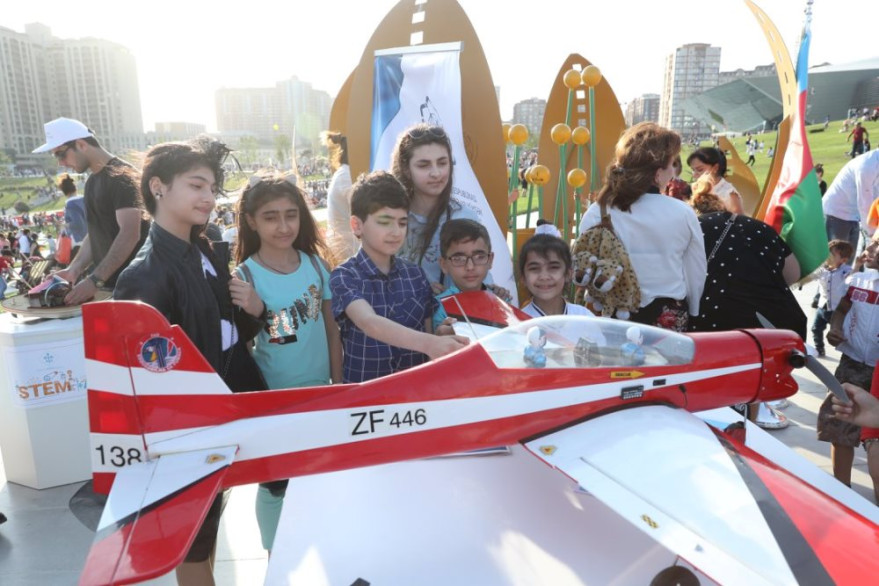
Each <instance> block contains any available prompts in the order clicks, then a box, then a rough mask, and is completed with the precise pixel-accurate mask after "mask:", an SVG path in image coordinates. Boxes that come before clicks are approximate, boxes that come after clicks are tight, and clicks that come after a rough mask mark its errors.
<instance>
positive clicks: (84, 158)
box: [37, 119, 879, 584]
mask: <svg viewBox="0 0 879 586" xmlns="http://www.w3.org/2000/svg"><path fill="white" fill-rule="evenodd" d="M46 127H47V137H49V138H48V139H47V143H46V144H45V145H43V146H42V147H40V149H37V151H38V152H51V153H52V154H53V155H54V156H55V158H56V159H57V160H58V162H59V164H60V165H62V166H65V167H69V168H71V169H73V170H74V171H76V172H78V173H82V172H84V171H87V170H88V171H90V173H91V174H90V176H89V178H88V180H87V181H86V183H85V189H84V194H83V195H82V196H78V195H76V187H75V185H74V186H72V189H71V185H70V184H69V183H67V184H63V185H62V186H61V188H62V189H63V190H64V193H65V195H67V196H68V198H69V199H68V206H69V208H70V209H69V210H68V211H67V212H66V215H67V217H68V219H69V220H70V219H72V218H74V217H80V218H81V219H80V221H79V225H78V226H76V227H74V226H70V227H67V228H65V230H69V231H71V232H73V233H74V234H73V240H74V241H75V243H76V244H77V246H78V250H77V251H76V253H75V255H74V256H73V258H72V260H71V261H70V263H69V265H67V266H66V268H64V269H63V270H61V271H59V272H58V273H56V274H57V276H59V277H61V278H63V279H65V280H67V281H69V282H70V284H71V285H72V289H71V291H70V293H69V294H68V296H67V298H66V301H67V303H70V304H78V303H82V302H85V301H87V300H89V299H91V298H92V297H94V295H95V293H96V292H97V291H98V290H99V289H107V290H112V291H113V297H114V298H115V299H137V300H141V301H144V302H146V303H149V304H150V305H152V306H153V307H155V308H156V309H158V310H159V311H160V312H161V313H162V314H163V315H164V316H165V317H166V318H167V319H168V320H169V322H170V323H172V324H177V325H179V326H180V327H181V328H182V329H183V331H185V332H186V334H187V335H188V336H189V337H190V339H192V341H193V343H194V344H195V345H196V347H197V348H198V349H199V350H200V351H201V353H202V354H203V355H204V357H205V359H206V360H207V361H208V362H209V363H210V365H211V366H212V367H213V368H214V369H215V370H216V372H217V373H218V374H219V375H220V376H221V377H222V378H223V380H224V381H225V382H226V384H227V385H228V386H229V388H230V389H231V390H232V391H233V392H241V391H259V390H266V389H280V388H297V387H307V386H315V385H326V384H336V383H353V382H363V381H367V380H371V379H374V378H377V377H381V376H385V375H389V374H392V373H395V372H399V371H401V370H404V369H407V368H410V367H413V366H415V365H418V364H421V363H424V362H425V361H428V360H431V359H435V358H438V357H441V356H444V355H447V354H449V353H452V352H455V351H456V350H459V349H461V348H463V347H464V346H466V345H467V344H468V343H469V341H468V339H467V338H463V337H460V336H458V335H456V334H455V332H454V327H453V324H454V320H452V319H451V318H448V317H447V316H446V314H445V312H444V311H443V309H442V303H441V301H442V299H443V298H445V297H447V296H449V295H453V294H456V293H459V292H468V291H487V292H489V294H492V295H495V296H497V297H499V298H500V299H502V300H503V301H505V302H507V303H510V302H511V300H512V295H511V293H512V292H511V291H507V290H505V289H504V288H502V287H499V286H497V285H495V284H494V281H493V279H492V277H491V271H492V268H493V266H494V263H495V257H494V253H493V251H492V248H491V240H490V238H489V235H488V232H487V230H486V228H485V226H484V225H483V224H482V223H481V222H480V221H479V218H478V216H477V215H476V214H475V213H474V212H473V211H472V210H471V209H470V208H468V207H467V206H465V205H462V204H460V203H458V202H457V201H456V200H455V199H454V198H452V186H453V180H454V178H453V160H454V156H455V153H453V152H452V145H451V141H450V139H449V136H448V135H447V134H446V132H445V130H444V129H443V128H441V127H439V126H432V125H427V124H418V125H415V126H412V127H410V128H408V129H406V130H405V131H404V132H403V133H402V134H401V135H400V136H399V138H398V140H397V142H396V145H395V148H394V152H393V155H392V164H391V169H390V170H389V171H376V172H373V173H370V174H365V175H363V176H361V177H359V178H357V180H356V181H353V182H352V181H351V177H350V170H349V169H348V165H347V143H346V141H345V139H344V137H343V136H341V135H339V134H338V133H330V134H328V135H327V142H328V145H330V150H331V163H330V164H331V168H332V171H333V176H332V178H331V180H330V181H329V184H328V185H326V186H325V188H326V190H327V196H326V199H327V203H328V207H329V211H328V222H327V229H326V231H323V230H321V229H320V228H319V225H318V222H317V221H316V220H315V219H314V217H313V216H312V213H311V210H310V205H309V202H308V198H307V196H306V194H305V190H304V189H303V186H302V185H300V183H301V181H298V180H297V179H296V177H295V176H293V175H290V174H287V175H283V174H280V173H278V172H273V171H265V172H258V173H256V174H254V175H253V176H252V177H251V179H250V181H249V182H248V184H247V186H246V187H245V188H244V190H243V192H242V195H241V197H240V199H239V200H238V202H237V204H236V205H235V207H234V209H233V208H231V207H221V208H219V209H215V208H216V198H217V196H218V194H220V193H222V192H223V186H224V178H225V175H226V167H225V166H224V165H225V163H226V159H227V157H228V155H229V153H230V151H229V149H228V148H227V147H226V146H225V145H224V144H222V143H221V142H219V141H217V140H215V139H211V138H208V137H199V138H196V139H193V140H191V141H188V142H185V143H164V144H159V145H156V146H153V147H152V148H151V149H150V150H149V151H148V152H147V154H146V158H145V160H144V163H143V166H142V168H141V169H136V168H135V167H134V166H133V165H131V164H129V163H127V162H125V161H122V160H121V159H119V158H118V157H115V156H114V155H112V154H111V153H109V152H107V151H106V150H105V149H104V148H103V147H102V146H101V144H100V142H99V141H98V139H97V137H96V136H95V135H94V133H93V132H92V131H91V130H89V129H88V128H87V127H86V126H85V125H83V124H82V123H80V122H78V121H75V120H69V119H58V120H55V121H52V122H50V123H48V124H47V125H46ZM681 143H682V141H681V137H680V136H679V135H678V134H677V133H675V132H673V131H671V130H668V129H665V128H663V127H661V126H659V125H656V124H653V123H641V124H637V125H635V126H633V127H632V128H630V129H628V130H626V131H625V132H624V133H623V134H622V135H621V137H620V138H619V141H618V143H617V145H616V149H615V152H614V158H613V162H612V164H611V165H610V167H609V168H608V171H607V173H606V179H605V182H604V185H603V186H602V188H601V190H600V191H599V192H598V194H597V198H596V202H595V204H593V205H592V206H591V207H590V208H589V209H588V210H587V211H586V213H585V214H584V216H583V218H582V222H581V224H580V226H579V229H580V232H581V233H584V232H586V231H588V230H590V229H591V228H593V227H595V226H599V225H601V224H603V223H604V222H607V223H608V225H612V227H613V230H614V231H615V233H616V235H617V236H618V238H619V240H620V241H621V243H622V245H623V247H624V249H625V254H626V255H627V257H628V259H629V261H630V264H631V268H632V270H633V271H634V274H635V276H636V278H637V280H636V286H637V288H638V291H637V292H635V293H637V296H636V298H637V299H638V304H637V306H636V307H634V308H633V311H631V312H630V313H627V314H625V315H623V314H618V315H616V316H612V317H616V318H618V319H620V318H623V317H624V318H625V319H627V320H628V321H630V322H632V324H633V325H635V326H637V324H645V325H650V326H655V327H660V328H666V329H671V330H675V331H681V332H687V331H719V330H731V329H737V328H753V327H760V324H759V322H758V319H757V313H761V314H763V315H771V316H772V317H773V321H774V322H775V325H776V326H778V327H781V328H785V329H790V330H793V331H795V332H797V333H798V334H799V335H800V336H801V337H803V338H804V339H805V338H806V336H807V318H806V315H805V313H804V312H803V311H802V310H801V309H800V306H799V304H798V303H797V302H796V300H795V299H794V297H793V294H792V293H791V291H790V289H789V286H790V285H791V284H792V283H794V282H796V281H797V280H799V279H800V266H799V264H798V262H797V259H796V257H795V256H794V255H793V253H792V251H791V249H790V248H789V247H788V246H787V245H786V244H785V242H784V241H783V240H782V239H781V238H780V237H779V235H778V234H777V233H776V232H775V231H774V230H773V229H772V228H770V227H769V226H768V225H766V224H764V223H763V222H760V221H759V220H755V219H752V218H750V217H748V216H747V215H746V213H745V210H744V209H743V207H744V206H743V201H742V198H741V197H740V196H739V194H738V193H737V192H736V190H735V187H734V186H733V185H732V184H731V183H729V181H727V180H726V178H725V177H726V175H727V173H728V169H727V163H726V156H725V154H724V153H723V151H721V150H719V149H717V148H713V147H703V148H699V149H697V150H695V151H694V152H693V153H692V154H691V155H690V156H689V157H688V158H687V161H686V163H687V164H688V165H689V166H690V168H691V169H692V171H693V176H694V180H695V181H694V183H693V184H692V185H690V184H688V183H687V182H684V181H683V180H682V179H680V174H681V167H682V161H681ZM458 155H459V156H461V154H460V153H459V154H458ZM530 156H531V155H530V154H529V155H527V157H530ZM527 160H530V158H526V161H527ZM874 161H875V164H874ZM855 162H858V165H857V166H854V165H853V168H852V169H851V170H850V171H851V174H853V175H856V176H857V177H858V179H857V185H858V187H854V188H850V187H847V186H848V184H847V183H845V182H846V181H847V180H846V179H845V177H846V176H847V171H846V169H844V170H843V172H842V173H840V175H839V176H838V177H837V179H836V180H835V181H834V182H833V184H832V185H831V186H830V188H829V189H828V193H827V198H826V200H825V210H826V211H827V214H828V218H827V231H828V238H829V239H831V244H830V247H829V250H828V262H827V264H826V265H825V267H823V268H822V269H821V270H820V271H819V272H818V273H817V274H816V276H817V278H818V280H819V282H820V283H821V287H822V291H823V292H824V296H823V297H822V300H821V302H820V306H819V307H818V309H817V312H816V319H815V324H814V325H813V328H812V332H813V336H814V338H813V340H814V343H815V346H816V348H817V350H818V352H819V353H820V354H823V353H824V344H823V342H824V340H823V332H824V329H826V328H827V326H828V325H829V327H830V332H829V333H828V335H827V341H828V342H829V343H831V344H833V345H839V347H840V349H841V351H842V352H843V363H841V364H840V369H839V370H838V371H837V376H839V378H840V380H842V381H843V382H847V383H854V384H857V385H859V386H861V387H863V388H869V387H870V382H871V378H872V373H873V368H872V367H873V364H874V363H875V360H876V359H879V355H877V354H876V352H875V351H874V350H873V347H874V346H875V342H874V341H873V340H875V339H876V338H877V335H879V330H876V328H877V327H879V326H877V325H875V324H874V323H873V322H872V321H871V319H872V317H873V316H874V315H876V313H875V311H874V310H873V309H872V307H875V305H871V304H870V303H868V302H865V301H864V299H862V298H863V297H864V296H863V295H860V292H863V291H867V292H870V293H871V294H873V295H874V296H875V293H876V291H877V288H879V278H877V276H879V272H877V271H876V269H877V268H879V237H874V238H873V239H872V240H870V239H869V238H868V239H867V240H868V241H869V245H867V246H866V248H865V251H864V253H863V254H861V255H857V256H856V255H855V253H854V250H855V249H856V247H857V243H858V242H857V240H858V237H859V236H860V233H861V230H862V229H863V226H862V225H861V220H862V218H866V216H867V215H868V213H869V209H866V208H869V205H868V204H870V203H872V197H871V196H868V195H865V194H864V189H865V188H864V187H863V185H864V182H865V181H868V182H870V185H871V186H873V185H874V184H875V182H876V177H877V176H879V171H877V170H876V168H879V158H876V157H875V156H873V155H872V154H869V155H864V156H863V157H858V158H857V159H855V160H853V161H852V164H853V163H855ZM863 167H869V168H870V169H873V171H872V172H873V173H874V175H872V176H870V178H865V171H864V170H863ZM62 183H63V182H62ZM838 184H839V185H838ZM323 187H324V186H322V188H323ZM867 199H869V200H870V201H869V202H868V201H867ZM71 202H72V205H71ZM865 206H866V208H865ZM80 208H81V210H82V214H81V215H80V214H79V209H80ZM543 224H546V223H545V222H543ZM545 228H553V227H552V226H546V225H544V226H541V229H539V230H538V234H537V235H535V236H533V237H532V238H530V239H529V240H528V241H526V242H525V243H524V245H523V247H522V249H521V252H520V254H519V255H518V262H517V267H516V268H517V269H518V275H519V277H520V279H521V285H522V290H523V291H524V292H527V293H526V295H527V299H525V300H524V302H523V303H522V304H521V305H522V309H523V311H525V313H527V314H529V315H531V316H535V317H538V316H544V315H592V314H593V313H592V311H591V310H590V307H588V306H584V305H583V304H581V303H577V302H576V301H575V300H576V299H577V297H575V296H574V295H572V291H573V290H574V287H572V283H574V282H575V281H576V283H577V284H578V285H581V286H584V283H585V280H586V279H587V277H586V276H584V275H577V276H576V279H575V266H574V257H573V255H572V250H571V243H570V242H568V241H566V240H564V239H562V237H561V233H560V232H559V231H558V230H555V229H545ZM211 234H213V235H211ZM854 258H856V259H857V262H856V263H855V266H854V267H853V268H851V267H849V266H848V265H849V263H850V261H852V259H854ZM862 267H863V268H864V269H865V270H863V271H861V270H860V269H861V268H862ZM592 309H595V307H592ZM855 317H856V318H857V319H856V320H855ZM855 321H856V322H857V323H855V324H854V325H852V324H853V322H855ZM877 324H879V322H877ZM871 328H872V329H871ZM871 336H872V338H871ZM635 339H637V335H636V336H635ZM532 358H533V357H532ZM534 364H535V365H536V366H539V364H538V363H537V362H534ZM849 373H850V374H849ZM853 392H855V391H853ZM858 396H859V397H860V395H858ZM858 404H859V405H860V404H861V403H858ZM864 404H865V403H864ZM754 407H756V406H752V409H751V410H750V411H751V415H750V416H751V417H752V418H753V417H755V412H756V409H755V408H754ZM833 408H834V406H833V405H832V404H831V402H830V401H829V400H828V402H827V407H826V409H824V411H823V414H824V415H822V419H821V421H820V422H819V428H820V431H819V433H820V434H821V438H822V439H827V440H828V441H831V442H832V443H833V450H834V454H835V455H834V473H835V474H836V473H837V470H836V468H837V466H836V465H837V463H838V465H839V466H838V467H839V473H838V474H837V478H839V479H840V480H842V481H843V482H846V481H847V480H848V478H847V477H846V475H845V468H846V466H848V469H849V474H850V468H851V462H850V454H849V451H847V449H848V450H850V451H851V452H853V449H854V445H857V442H858V441H860V440H861V438H862V436H861V434H862V431H861V430H860V428H857V431H856V432H854V431H852V430H851V429H848V428H846V427H845V426H848V427H849V428H852V427H854V424H853V423H851V422H849V421H844V420H845V419H849V420H853V421H860V420H861V419H862V418H863V417H864V415H863V413H861V412H852V410H851V409H849V410H848V411H842V410H840V411H839V412H840V413H842V416H841V417H842V419H833V418H832V417H827V416H826V415H827V414H828V413H830V412H832V410H833ZM837 408H839V406H837ZM868 411H869V409H868V408H867V407H864V413H867V412H868ZM833 423H837V424H839V425H836V426H835V427H834V426H833V425H831V424H833ZM842 424H845V426H843V425H842ZM831 428H833V429H831ZM840 429H841V431H840ZM834 430H835V431H834ZM837 432H839V433H837ZM863 433H868V432H867V429H866V428H865V430H864V432H863ZM876 438H877V439H879V432H877V434H876ZM867 441H868V442H870V443H869V444H868V455H869V457H870V463H871V473H872V472H874V468H875V471H876V472H877V474H874V478H875V479H877V481H879V450H874V448H873V447H872V446H875V445H877V444H876V443H873V442H875V440H873V439H867ZM285 491H286V481H285V480H284V479H276V480H275V481H273V482H267V483H265V484H263V485H261V486H260V487H259V490H258V494H257V501H256V504H255V508H256V517H257V520H258V524H259V528H260V533H261V537H262V543H263V546H264V547H265V549H267V550H269V551H271V549H272V546H273V541H274V535H275V532H276V529H277V524H278V518H279V515H280V510H281V505H282V503H283V499H284V495H285ZM227 496H228V495H227V494H221V495H218V497H217V498H216V500H215V502H214V503H213V505H212V507H211V509H210V512H209V513H208V517H207V519H206V520H205V522H204V523H203V525H202V527H201V529H200V531H199V533H198V536H197V537H196V540H195V543H194V544H193V545H192V548H191V549H190V551H189V553H188V554H187V556H186V560H185V562H184V563H183V564H181V566H180V567H178V569H177V576H178V580H179V582H180V583H181V584H210V583H212V567H213V554H214V551H215V544H216V537H217V530H218V526H219V519H220V515H221V514H222V510H223V507H224V506H225V502H226V499H227Z"/></svg>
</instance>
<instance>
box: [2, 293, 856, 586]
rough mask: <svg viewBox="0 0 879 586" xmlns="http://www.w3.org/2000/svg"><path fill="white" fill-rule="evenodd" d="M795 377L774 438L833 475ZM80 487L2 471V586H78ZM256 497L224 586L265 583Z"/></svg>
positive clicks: (233, 522)
mask: <svg viewBox="0 0 879 586" xmlns="http://www.w3.org/2000/svg"><path fill="white" fill-rule="evenodd" d="M814 287H815V286H814V285H811V286H807V287H806V288H805V289H804V290H803V291H800V292H797V293H796V294H797V297H798V299H799V300H800V303H801V305H802V306H803V307H804V308H807V309H806V313H807V315H809V316H810V318H811V315H812V310H811V309H809V308H808V304H809V302H810V300H811V297H812V294H813V293H814V291H815V288H814ZM767 317H768V318H769V319H770V320H771V319H772V316H767ZM828 350H829V352H828V355H827V357H826V358H823V359H822V361H823V362H824V364H825V365H826V366H827V367H828V368H829V369H830V370H831V371H832V370H833V369H834V368H835V367H836V363H837V361H838V357H839V356H838V354H837V353H836V352H835V351H834V350H833V349H832V348H830V347H828ZM796 377H797V380H798V381H799V383H800V391H799V392H798V393H797V394H796V395H794V396H793V397H791V399H790V406H789V407H787V408H786V409H785V410H784V411H782V413H784V415H785V416H786V417H787V418H788V419H789V420H790V422H791V424H790V426H789V427H788V428H786V429H782V430H778V431H774V432H772V433H773V435H774V436H775V437H776V438H778V439H779V440H781V441H782V442H784V443H785V444H787V445H788V446H789V447H790V448H792V449H793V450H795V451H797V452H798V453H800V454H801V455H803V456H805V457H806V458H808V459H809V460H810V461H812V462H813V463H815V465H817V466H819V467H820V468H821V469H823V470H825V471H827V472H828V474H829V473H831V465H830V446H829V444H825V443H822V442H819V441H817V440H816V438H815V421H816V415H817V411H818V407H819V405H820V404H821V401H822V400H823V398H824V395H825V393H826V391H825V388H824V387H823V386H822V385H820V383H818V382H817V379H815V377H814V376H813V375H812V374H811V373H808V372H804V371H800V372H798V374H797V375H796ZM0 461H2V454H0ZM852 482H853V489H854V490H856V491H857V492H858V493H859V494H861V495H862V496H864V497H865V498H867V499H868V500H870V501H871V502H872V500H873V489H872V483H871V480H870V477H869V475H868V474H867V461H866V457H865V454H864V451H863V450H862V449H858V450H857V453H856V457H855V466H854V471H853V473H852ZM80 486H81V483H77V484H71V485H67V486H61V487H57V488H51V489H45V490H33V489H30V488H26V487H23V486H20V485H16V484H12V483H8V482H7V481H6V477H5V474H4V472H3V469H2V467H0V512H3V513H5V514H6V516H7V517H9V521H7V522H6V523H5V524H3V525H2V526H0V583H2V584H3V586H32V585H41V586H42V585H46V586H55V585H58V586H72V585H73V584H76V583H77V581H78V578H79V573H80V571H81V569H82V567H83V564H84V560H85V557H86V554H87V552H88V550H89V547H90V545H91V542H92V537H93V533H92V532H91V531H90V530H89V529H87V528H86V527H85V526H83V525H82V524H81V523H80V522H79V521H78V520H77V519H76V518H75V517H74V516H73V514H72V513H71V512H70V509H69V508H68V502H69V500H70V498H71V497H72V496H73V494H74V493H75V492H76V491H77V490H78V489H79V488H80ZM255 495H256V487H255V486H244V487H238V488H235V489H233V491H232V496H231V498H230V500H229V504H228V506H227V508H226V512H225V514H224V516H223V520H222V524H221V527H220V537H219V544H218V550H217V564H216V569H215V575H216V579H217V584H219V585H221V586H222V585H233V584H235V585H250V584H262V583H263V579H264V576H265V571H266V564H267V556H266V553H265V551H264V550H263V549H262V547H261V545H260V539H259V531H258V529H257V525H256V519H255V516H254V512H253V505H254V499H255ZM148 584H152V585H156V586H158V585H162V586H165V585H173V584H176V580H174V578H173V574H172V575H167V576H164V577H162V578H159V579H156V580H153V581H151V582H149V583H148Z"/></svg>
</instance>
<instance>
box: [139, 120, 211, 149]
mask: <svg viewBox="0 0 879 586" xmlns="http://www.w3.org/2000/svg"><path fill="white" fill-rule="evenodd" d="M205 132H206V129H205V125H204V124H197V123H195V122H156V129H155V130H153V131H151V132H147V133H146V141H147V144H148V145H154V144H159V143H160V142H169V141H185V140H189V139H191V138H195V137H196V136H198V135H199V134H205Z"/></svg>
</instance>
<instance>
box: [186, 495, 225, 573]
mask: <svg viewBox="0 0 879 586" xmlns="http://www.w3.org/2000/svg"><path fill="white" fill-rule="evenodd" d="M229 492H230V491H228V490H224V491H223V492H221V493H220V494H218V495H217V496H216V497H215V498H214V502H213V503H211V508H210V509H208V514H207V516H206V517H205V519H204V522H203V523H202V524H201V527H199V529H198V533H196V534H195V540H194V541H193V542H192V547H190V548H189V552H187V554H186V558H184V560H183V561H184V562H203V561H205V560H207V559H208V558H209V557H211V555H212V554H213V553H214V550H215V549H216V546H217V534H218V533H219V532H220V516H221V515H222V514H223V509H225V508H226V502H227V501H228V500H229Z"/></svg>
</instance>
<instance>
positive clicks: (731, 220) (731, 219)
mask: <svg viewBox="0 0 879 586" xmlns="http://www.w3.org/2000/svg"><path fill="white" fill-rule="evenodd" d="M737 217H738V214H733V215H731V216H730V217H729V219H728V220H727V221H726V226H725V227H724V228H723V233H722V234H721V235H720V238H718V239H717V242H715V243H714V248H713V249H712V250H711V254H709V255H708V262H711V260H712V259H713V258H714V255H715V254H717V251H718V250H720V245H721V244H723V239H724V238H726V235H727V234H729V230H730V228H732V226H733V224H735V222H736V218H737Z"/></svg>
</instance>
